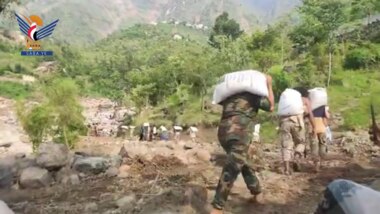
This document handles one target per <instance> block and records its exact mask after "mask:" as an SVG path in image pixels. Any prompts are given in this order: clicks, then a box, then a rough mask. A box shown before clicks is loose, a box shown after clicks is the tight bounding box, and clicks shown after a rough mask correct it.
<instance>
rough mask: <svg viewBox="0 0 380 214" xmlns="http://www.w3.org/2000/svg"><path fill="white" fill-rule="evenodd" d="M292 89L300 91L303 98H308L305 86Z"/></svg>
mask: <svg viewBox="0 0 380 214" xmlns="http://www.w3.org/2000/svg"><path fill="white" fill-rule="evenodd" d="M293 89H294V90H296V91H298V92H300V94H301V96H302V97H304V98H308V97H309V91H308V90H307V88H305V87H295V88H293Z"/></svg>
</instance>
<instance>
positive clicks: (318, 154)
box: [311, 133, 327, 161]
mask: <svg viewBox="0 0 380 214" xmlns="http://www.w3.org/2000/svg"><path fill="white" fill-rule="evenodd" d="M326 153H327V143H326V134H325V133H319V134H317V136H316V137H314V138H313V139H312V141H311V155H312V159H313V160H315V161H318V160H319V159H323V158H325V157H326Z"/></svg>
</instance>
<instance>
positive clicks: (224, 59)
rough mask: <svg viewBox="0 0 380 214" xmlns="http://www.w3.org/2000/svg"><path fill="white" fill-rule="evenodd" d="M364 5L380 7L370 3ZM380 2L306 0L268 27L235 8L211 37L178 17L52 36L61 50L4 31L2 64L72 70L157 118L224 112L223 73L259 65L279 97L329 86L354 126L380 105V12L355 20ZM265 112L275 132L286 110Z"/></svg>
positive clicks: (11, 72) (22, 93)
mask: <svg viewBox="0 0 380 214" xmlns="http://www.w3.org/2000/svg"><path fill="white" fill-rule="evenodd" d="M363 7H364V9H368V11H370V13H369V12H368V13H363ZM379 9H380V8H379V4H378V2H372V1H367V0H350V1H349V0H347V1H346V0H334V1H316V0H304V1H303V5H302V6H300V7H299V8H298V10H297V11H298V16H299V17H300V20H301V21H300V22H299V23H298V24H294V23H292V22H291V21H290V20H287V19H282V20H281V21H279V22H276V23H274V24H272V25H271V26H270V27H269V28H268V29H266V30H265V31H260V32H255V33H252V34H250V33H244V32H242V33H238V34H236V35H235V34H233V32H240V26H239V24H238V23H236V22H235V21H234V20H233V19H232V18H231V17H230V16H228V14H227V16H225V15H226V14H225V15H224V16H221V17H224V18H219V19H217V21H216V23H215V25H216V26H215V27H214V28H211V29H210V30H211V32H210V33H209V34H212V35H213V37H212V40H213V41H212V42H210V43H209V44H208V43H207V40H208V36H209V35H208V34H206V33H199V32H198V31H196V30H188V29H187V30H186V31H182V33H180V30H178V29H177V31H175V32H173V28H172V27H171V25H168V24H158V25H147V24H138V25H135V26H133V27H130V28H128V29H125V30H122V31H119V32H116V33H114V34H112V35H111V36H109V37H107V38H106V39H103V40H101V41H99V42H97V43H96V44H94V45H91V46H87V47H86V48H82V47H77V46H70V45H59V44H55V43H50V44H46V48H50V49H52V50H54V51H55V55H54V57H53V58H48V57H46V58H30V57H29V58H25V57H21V56H19V51H20V50H21V49H22V46H21V45H17V44H16V43H14V42H11V41H10V40H5V39H3V40H2V42H1V43H0V44H1V45H0V50H1V53H0V55H1V58H0V60H1V64H0V65H1V66H0V74H1V75H2V76H3V77H14V78H20V76H21V75H22V74H30V75H34V76H36V77H38V78H39V79H40V83H41V84H43V83H44V82H47V83H48V82H50V81H51V80H52V79H56V78H63V77H69V78H71V79H72V80H74V81H75V82H76V83H77V84H78V85H79V86H80V89H81V94H82V96H106V97H109V98H112V99H113V100H115V101H118V102H119V103H120V104H122V105H127V106H136V107H138V109H139V112H140V114H139V116H137V117H135V118H130V120H128V121H126V123H134V124H139V123H141V122H142V121H145V120H148V119H149V121H152V122H155V123H157V124H174V123H179V124H193V123H198V124H203V125H206V126H210V125H215V124H217V122H218V120H219V109H218V108H217V107H216V106H213V105H211V104H210V98H211V95H212V87H213V85H214V84H215V81H216V80H217V79H218V78H219V77H220V76H221V75H223V74H225V73H227V72H231V71H237V70H241V69H252V68H253V69H258V70H261V71H263V72H266V73H269V74H271V75H272V76H273V78H274V90H275V94H276V97H277V98H278V96H279V95H280V93H281V92H282V90H284V89H285V88H287V87H293V86H298V85H304V86H307V87H316V86H322V87H323V86H328V90H329V94H330V105H331V111H332V112H334V113H341V114H342V116H343V118H344V120H345V124H344V125H345V127H346V128H360V127H367V126H368V123H369V103H370V102H374V103H375V104H377V106H380V99H379V96H376V95H378V94H379V93H380V73H379V72H378V69H379V66H380V64H379V63H380V44H379V42H380V41H379V39H378V38H380V27H379V22H373V23H371V24H370V25H368V26H367V25H357V24H355V23H358V22H363V20H367V18H368V16H373V14H376V13H377V11H379ZM347 26H350V27H349V28H347ZM175 33H178V34H180V35H181V36H180V37H175V36H174V35H175ZM233 35H235V36H233ZM210 44H211V45H210ZM42 61H56V62H58V64H57V67H56V69H55V71H54V72H51V73H49V74H41V73H40V72H38V71H36V70H35V68H37V67H38V66H39V65H41V64H40V63H41V62H42ZM0 87H1V90H0V95H2V96H9V97H28V96H30V94H32V91H33V89H34V91H38V88H39V87H38V86H36V85H34V86H23V85H20V84H17V83H15V82H12V83H10V82H7V83H4V84H3V83H2V84H1V86H0ZM25 87H28V88H25ZM379 111H380V110H378V111H377V112H379ZM261 117H269V116H264V115H262V116H261ZM261 119H264V120H263V121H266V122H264V124H263V125H264V126H270V127H272V128H271V129H264V132H269V133H265V135H266V136H269V137H270V136H273V135H274V134H275V133H274V132H275V129H274V127H275V126H276V125H277V124H276V120H270V118H261ZM269 139H270V138H269Z"/></svg>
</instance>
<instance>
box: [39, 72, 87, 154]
mask: <svg viewBox="0 0 380 214" xmlns="http://www.w3.org/2000/svg"><path fill="white" fill-rule="evenodd" d="M78 94H79V90H78V87H77V86H76V85H75V83H74V81H72V80H70V79H56V80H54V81H53V82H52V83H51V85H49V86H47V87H46V89H45V95H46V97H47V100H48V103H47V104H48V105H49V107H50V108H51V109H52V116H53V118H54V126H55V127H54V128H53V131H54V140H56V141H57V142H59V143H65V144H66V145H67V146H68V147H69V148H74V146H75V143H76V142H77V140H78V137H79V136H80V135H83V134H85V133H86V132H87V128H86V127H85V126H84V120H85V118H84V117H83V115H82V110H83V109H82V106H81V105H80V104H79V103H78Z"/></svg>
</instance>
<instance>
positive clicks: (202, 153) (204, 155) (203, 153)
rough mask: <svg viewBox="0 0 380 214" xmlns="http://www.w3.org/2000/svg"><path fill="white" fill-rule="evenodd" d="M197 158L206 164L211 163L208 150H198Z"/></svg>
mask: <svg viewBox="0 0 380 214" xmlns="http://www.w3.org/2000/svg"><path fill="white" fill-rule="evenodd" d="M195 156H196V157H197V159H199V160H201V161H204V162H209V161H210V160H211V154H210V152H209V151H207V150H198V151H196V152H195Z"/></svg>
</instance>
